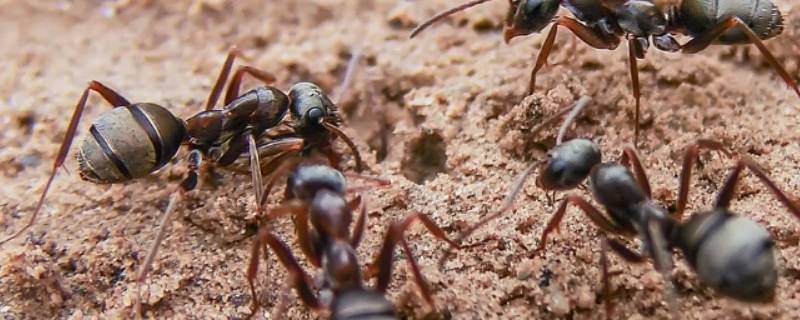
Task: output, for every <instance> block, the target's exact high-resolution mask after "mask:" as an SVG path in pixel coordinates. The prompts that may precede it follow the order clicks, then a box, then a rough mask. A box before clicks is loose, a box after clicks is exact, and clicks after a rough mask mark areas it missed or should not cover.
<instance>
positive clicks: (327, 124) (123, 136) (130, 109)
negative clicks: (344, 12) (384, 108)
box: [0, 48, 361, 309]
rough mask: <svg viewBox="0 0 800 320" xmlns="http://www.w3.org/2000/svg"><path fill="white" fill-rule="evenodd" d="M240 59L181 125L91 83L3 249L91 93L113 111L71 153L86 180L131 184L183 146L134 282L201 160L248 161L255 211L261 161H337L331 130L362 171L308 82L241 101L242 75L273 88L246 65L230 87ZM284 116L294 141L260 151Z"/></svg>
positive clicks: (63, 153) (62, 153) (64, 150)
mask: <svg viewBox="0 0 800 320" xmlns="http://www.w3.org/2000/svg"><path fill="white" fill-rule="evenodd" d="M239 55H241V53H240V51H239V50H238V49H236V48H232V49H231V50H230V51H229V53H228V55H227V58H226V60H225V63H224V65H223V67H222V70H221V72H220V74H219V77H218V78H217V80H216V82H215V85H214V87H213V89H212V90H211V93H210V95H209V97H208V100H207V102H206V106H205V107H206V108H205V110H204V111H202V112H200V113H198V114H196V115H194V116H192V117H190V118H188V119H187V120H185V121H184V120H182V119H180V118H178V117H176V116H175V115H173V114H172V113H171V112H170V111H169V110H167V109H165V108H164V107H161V106H159V105H157V104H154V103H131V102H129V101H128V100H127V99H126V98H124V97H123V96H122V95H120V94H118V93H117V92H115V91H114V90H112V89H111V88H109V87H107V86H106V85H104V84H102V83H100V82H98V81H91V82H90V83H89V85H88V87H87V88H86V89H85V90H84V91H83V93H82V95H81V97H80V99H79V101H78V103H77V105H76V107H75V111H74V113H73V116H72V119H71V120H70V123H69V126H68V128H67V132H66V135H65V138H64V141H63V142H62V144H61V148H60V150H59V152H58V156H57V157H56V160H55V162H54V164H53V169H52V172H51V174H50V176H49V179H48V180H47V184H46V186H45V189H44V191H43V192H42V194H41V197H40V198H39V201H38V203H37V205H36V208H35V209H34V212H33V214H32V215H31V217H30V219H29V221H28V222H27V223H26V224H25V225H24V226H23V227H22V228H21V229H20V230H18V231H17V232H16V233H14V234H13V235H12V236H10V237H8V238H6V239H4V240H3V241H1V242H0V245H2V244H4V243H6V242H8V241H11V240H13V239H15V238H16V237H18V236H19V235H21V234H22V233H23V232H24V231H25V230H27V229H28V228H29V227H31V226H32V225H33V224H34V222H35V220H36V216H37V215H38V213H39V212H40V211H41V209H42V206H43V204H44V200H45V197H46V196H47V193H48V190H49V189H50V186H51V184H52V183H53V181H54V178H55V176H56V174H57V173H58V171H59V169H60V168H61V167H62V165H63V164H64V161H65V159H66V157H67V154H68V153H69V148H70V146H71V144H72V141H73V139H74V137H75V135H76V131H77V127H78V123H79V121H80V118H81V115H82V114H83V111H84V108H85V106H86V103H87V98H88V95H89V93H90V92H91V91H94V92H96V93H98V94H100V96H101V97H102V98H103V99H104V100H105V101H106V102H108V103H109V104H110V105H111V106H112V107H113V109H111V110H109V111H106V112H104V113H102V114H101V115H100V116H99V117H98V118H97V119H96V120H95V121H94V122H92V125H91V127H90V129H89V132H90V135H88V136H87V137H86V138H85V139H84V140H83V142H82V143H81V145H80V146H79V150H78V152H77V153H76V158H77V160H78V165H79V173H80V176H81V178H83V179H84V180H87V181H89V182H92V183H98V184H112V183H121V182H127V181H131V180H135V179H138V178H141V177H144V176H147V175H149V174H151V173H153V172H155V171H156V170H158V169H160V168H161V167H163V166H164V165H166V164H167V163H168V162H170V161H171V160H172V159H174V158H175V156H176V155H177V153H178V150H179V149H180V147H181V145H185V146H187V149H188V155H187V159H186V160H187V163H188V168H189V172H188V173H187V175H186V177H185V178H184V179H183V181H182V182H181V184H180V187H178V188H176V190H175V191H174V192H173V194H172V196H171V197H170V201H169V203H168V205H167V209H166V212H165V213H164V214H163V215H162V218H161V222H160V227H159V231H158V235H157V237H156V239H155V241H154V243H153V245H152V247H151V249H150V252H149V253H148V255H147V258H146V260H145V262H144V263H143V265H142V266H141V269H140V272H139V275H138V279H139V283H141V282H143V281H144V279H145V277H146V275H147V273H148V270H149V267H150V264H151V263H152V260H153V259H154V257H155V255H156V253H157V250H158V246H159V244H160V242H161V240H162V239H163V237H164V235H165V233H166V226H167V224H168V222H169V221H170V218H171V215H172V213H173V211H174V208H175V205H176V203H177V202H179V200H180V199H181V198H182V197H183V194H184V193H185V192H188V191H191V190H193V189H194V188H195V186H196V185H197V182H198V174H197V171H198V169H199V168H200V166H201V163H202V160H203V159H210V160H211V161H212V163H214V164H216V165H219V166H228V165H230V164H232V163H234V162H235V161H236V160H237V159H239V158H240V156H241V155H243V154H245V153H247V154H249V158H250V170H249V171H250V174H251V175H252V180H253V186H254V189H255V196H256V199H257V202H258V204H259V206H260V204H261V200H260V198H261V197H262V196H263V191H262V190H263V183H262V174H261V172H262V169H261V167H262V165H261V161H260V159H261V158H262V157H272V158H273V159H275V158H280V157H282V156H285V155H287V154H292V153H300V152H304V151H309V150H311V149H313V148H315V147H318V146H319V147H321V148H323V150H322V152H323V153H325V154H326V155H328V157H330V158H336V159H338V154H336V153H335V152H334V151H333V149H332V148H331V147H330V143H331V141H332V140H333V138H332V137H330V136H328V135H327V132H329V131H330V132H333V133H334V134H335V135H337V136H340V137H342V138H343V139H344V140H345V141H346V142H347V144H348V146H350V147H351V148H352V151H353V152H354V154H355V158H356V159H357V164H358V167H359V169H360V167H361V160H360V156H359V155H358V151H357V150H356V148H355V145H354V144H353V143H352V141H350V139H349V138H347V137H346V136H345V135H344V134H343V133H342V132H341V131H340V130H339V129H338V128H337V126H338V125H339V124H340V120H339V119H338V116H337V115H336V114H335V111H336V110H335V107H334V106H333V104H332V103H331V102H330V100H328V98H327V97H326V96H325V95H324V93H322V91H321V89H319V88H318V87H317V86H315V85H313V84H310V83H299V84H297V85H295V86H294V87H292V89H291V90H290V92H289V95H286V94H284V93H283V92H281V91H280V90H279V89H277V88H274V87H271V86H268V85H264V86H259V87H256V88H255V89H252V90H250V91H248V92H245V93H243V94H240V93H239V90H240V86H241V82H242V78H243V76H244V75H246V74H248V75H250V76H252V77H254V78H256V79H258V80H260V81H261V82H263V83H264V84H268V83H270V82H273V81H274V80H275V77H274V76H273V75H271V74H269V73H267V72H264V71H261V70H258V69H256V68H253V67H250V66H239V67H238V68H237V69H236V71H235V72H234V74H233V76H232V77H231V78H230V82H228V77H229V74H230V71H231V68H232V66H233V63H234V60H235V58H236V57H237V56H239ZM226 82H228V85H227V91H226V94H225V98H224V104H223V107H222V108H221V109H214V107H215V105H216V103H217V101H218V99H219V96H220V94H221V93H222V90H223V88H224V87H225V84H226ZM314 97H316V98H317V99H316V100H315V99H314ZM289 112H291V116H292V118H293V119H299V120H298V121H300V123H299V124H297V125H295V126H294V127H293V128H294V129H295V132H293V133H292V134H291V135H293V137H294V138H289V137H282V138H281V139H273V140H272V141H270V142H269V143H267V144H264V145H260V143H259V142H258V141H259V139H260V138H262V136H264V134H265V132H266V131H268V130H270V129H271V128H273V127H275V126H277V125H278V124H279V123H281V122H282V121H284V118H285V116H286V114H287V113H289ZM331 119H333V120H331ZM298 121H295V122H298ZM337 161H338V160H337ZM336 165H338V162H336ZM267 169H269V168H267ZM137 309H139V306H138V304H137Z"/></svg>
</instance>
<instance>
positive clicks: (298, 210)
mask: <svg viewBox="0 0 800 320" xmlns="http://www.w3.org/2000/svg"><path fill="white" fill-rule="evenodd" d="M286 215H291V216H293V217H294V222H295V231H296V232H297V242H298V244H299V245H300V250H301V251H302V252H303V254H304V255H305V256H306V258H308V260H309V262H311V264H312V265H313V266H314V267H317V268H319V267H320V266H321V265H322V258H321V257H320V256H319V254H318V253H317V252H316V251H315V250H314V245H313V243H312V242H313V241H312V238H311V235H310V232H309V227H308V207H307V206H306V205H305V204H304V203H302V202H301V201H299V200H296V199H295V200H290V201H288V203H286V204H283V205H280V206H278V207H277V208H275V209H271V210H270V211H269V215H268V216H267V219H266V221H268V222H269V221H274V220H276V219H279V218H281V217H283V216H286Z"/></svg>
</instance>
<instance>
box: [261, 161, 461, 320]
mask: <svg viewBox="0 0 800 320" xmlns="http://www.w3.org/2000/svg"><path fill="white" fill-rule="evenodd" d="M372 182H378V183H379V184H381V185H386V184H387V183H388V182H381V181H379V180H374V181H372ZM286 188H287V194H288V195H289V200H288V201H287V202H285V203H284V204H282V205H280V206H278V207H276V208H274V209H271V210H269V214H268V215H267V219H268V220H274V219H278V218H280V217H283V216H287V215H289V216H292V217H293V218H294V221H295V227H296V232H297V237H298V243H299V246H300V249H301V251H302V252H303V255H305V256H306V258H308V261H309V262H310V263H311V265H313V266H314V267H316V268H321V269H322V272H323V278H324V281H323V282H324V284H323V286H324V288H325V289H330V290H331V291H332V292H333V300H332V301H331V303H330V304H329V305H327V309H328V310H329V311H330V315H331V319H342V320H344V319H364V318H366V317H369V318H370V319H373V318H374V319H396V315H395V311H394V306H393V305H392V303H391V302H389V301H388V300H386V298H385V297H384V295H385V293H386V290H387V289H388V287H389V282H390V280H391V273H392V261H393V259H392V253H393V251H394V248H395V246H397V244H398V243H399V244H400V247H401V248H402V250H403V252H404V253H405V254H406V256H407V259H408V263H409V266H410V268H411V271H412V273H413V275H414V281H415V282H416V283H417V285H418V286H419V288H420V291H421V292H422V296H423V298H424V299H425V301H426V302H427V303H429V304H430V305H433V298H432V296H431V293H430V289H429V288H428V286H427V285H426V282H425V280H424V277H423V275H422V272H421V271H420V268H419V266H418V265H417V262H416V260H415V259H414V256H413V255H412V252H411V248H410V247H409V246H408V244H407V243H406V241H405V239H404V238H403V234H404V233H405V231H406V230H408V228H410V227H411V226H412V225H413V223H414V222H416V221H419V222H421V223H422V224H423V225H424V226H425V227H426V228H427V230H428V231H429V232H430V233H431V234H433V235H434V236H435V237H436V238H438V239H440V240H442V241H445V242H447V243H448V244H450V245H451V246H452V247H453V248H458V246H457V244H456V243H455V242H453V241H451V240H450V239H449V238H448V237H447V235H446V234H445V232H444V230H442V229H441V228H440V227H439V226H437V225H436V223H435V222H433V220H431V219H430V218H429V217H428V216H426V215H424V214H422V213H414V214H411V215H409V216H407V217H406V218H405V219H403V220H401V221H399V222H395V223H393V224H392V225H391V226H390V227H389V229H388V231H387V233H386V236H385V238H384V242H383V246H382V248H381V250H380V252H379V254H378V256H377V258H376V260H375V263H374V264H373V265H372V267H373V268H377V273H378V279H377V285H376V288H375V289H369V288H365V287H364V285H363V283H362V281H363V280H362V278H363V277H362V274H361V266H360V264H359V263H358V260H357V258H356V249H357V248H358V246H359V244H360V243H361V240H362V238H363V236H364V230H365V226H366V205H365V204H364V203H363V202H362V199H361V196H360V195H358V196H356V197H355V198H354V199H352V200H349V201H348V200H347V199H346V195H347V194H349V193H354V192H358V190H359V189H360V188H358V187H349V188H348V187H347V186H346V185H345V176H344V175H343V174H342V173H341V172H339V171H338V170H336V169H334V168H332V167H330V166H327V165H319V164H309V163H301V164H299V165H297V166H295V167H294V169H293V171H292V172H291V174H290V175H289V179H288V183H287V186H286ZM359 208H360V210H359ZM356 210H358V211H359V215H358V218H357V220H356V223H355V226H354V227H353V232H352V233H351V231H350V225H351V223H352V220H353V212H354V211H356ZM309 224H310V225H309ZM262 248H263V251H264V254H265V255H266V254H267V253H268V252H269V250H270V249H271V250H272V251H273V252H275V254H276V256H277V258H278V260H279V261H280V263H281V264H282V265H283V266H284V267H285V268H286V269H287V271H288V272H289V282H290V283H291V285H292V286H293V287H294V288H295V290H296V291H297V294H298V296H299V298H300V300H301V301H302V302H303V304H305V305H306V306H308V307H309V308H312V309H314V310H321V309H324V308H325V307H326V306H325V304H324V303H323V302H322V301H321V300H320V298H319V297H317V296H316V295H315V294H314V289H313V287H314V286H313V284H312V281H311V278H310V277H309V275H308V274H307V273H306V272H305V271H304V270H303V268H302V267H301V266H300V265H299V263H298V262H297V259H296V258H295V257H294V255H293V254H292V252H291V250H290V249H289V247H288V246H287V245H286V244H285V243H284V242H283V241H282V240H280V239H279V238H278V237H277V236H276V235H275V234H274V233H273V232H272V231H271V230H270V227H269V225H268V224H263V225H262V226H261V228H260V230H259V232H258V235H257V237H256V241H255V243H254V244H253V251H252V254H251V258H250V264H249V267H248V270H247V281H248V283H249V284H250V290H251V294H252V296H253V313H255V312H256V311H257V310H258V307H259V303H258V298H257V297H258V296H257V293H256V289H255V280H256V277H257V273H258V267H259V259H260V255H261V251H262Z"/></svg>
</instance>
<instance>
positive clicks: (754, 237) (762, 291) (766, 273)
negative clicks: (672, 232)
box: [678, 208, 778, 302]
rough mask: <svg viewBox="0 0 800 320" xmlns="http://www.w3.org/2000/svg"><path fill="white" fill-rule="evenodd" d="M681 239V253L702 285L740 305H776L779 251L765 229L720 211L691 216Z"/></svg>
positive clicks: (750, 221) (682, 228) (680, 235)
mask: <svg viewBox="0 0 800 320" xmlns="http://www.w3.org/2000/svg"><path fill="white" fill-rule="evenodd" d="M678 235H679V239H678V242H679V243H680V247H681V249H682V250H683V252H684V253H685V254H686V256H687V258H688V259H689V262H690V263H691V264H692V266H693V267H694V269H695V270H697V274H698V276H699V278H700V279H701V280H702V281H703V282H705V283H707V284H708V285H709V286H711V287H713V288H714V289H716V290H717V291H719V292H720V293H722V294H724V295H727V296H729V297H732V298H735V299H738V300H741V301H746V302H771V301H773V299H774V298H775V287H776V283H777V280H778V272H777V266H776V261H775V253H776V250H775V244H774V242H773V240H772V238H771V237H770V235H769V233H768V232H767V230H766V229H764V227H762V226H761V225H759V224H757V223H755V222H753V221H752V220H750V219H747V218H744V217H742V216H740V215H735V214H733V213H731V212H729V211H728V210H727V209H724V208H717V209H715V210H713V211H711V212H705V213H702V214H696V215H694V216H692V218H691V219H689V220H688V221H687V222H686V223H685V224H684V225H682V226H681V228H680V230H679V232H678Z"/></svg>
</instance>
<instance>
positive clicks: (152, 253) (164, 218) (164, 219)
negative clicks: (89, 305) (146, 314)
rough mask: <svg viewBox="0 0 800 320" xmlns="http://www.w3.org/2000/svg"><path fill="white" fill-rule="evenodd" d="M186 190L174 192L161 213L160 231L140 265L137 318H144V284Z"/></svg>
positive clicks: (136, 305)
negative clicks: (176, 207) (142, 289)
mask: <svg viewBox="0 0 800 320" xmlns="http://www.w3.org/2000/svg"><path fill="white" fill-rule="evenodd" d="M184 192H185V190H183V188H179V189H178V190H177V191H175V192H173V193H172V196H171V197H170V199H169V203H168V204H167V209H166V210H165V211H164V213H163V214H162V215H161V222H159V226H158V233H157V234H156V239H155V241H153V244H152V245H151V246H150V249H149V250H148V252H147V257H146V258H145V260H144V263H143V264H142V266H141V267H139V272H138V275H137V276H136V301H135V303H134V310H135V311H136V318H137V319H141V318H142V315H143V314H142V292H141V288H142V285H144V281H145V280H146V279H147V274H148V273H149V272H150V266H151V265H152V264H153V260H154V259H155V257H156V254H157V253H158V248H159V246H160V245H161V241H163V240H164V237H165V236H166V234H167V226H168V225H169V223H170V222H171V221H172V214H173V213H174V212H175V205H176V204H177V203H178V202H179V201H181V200H183V193H184Z"/></svg>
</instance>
